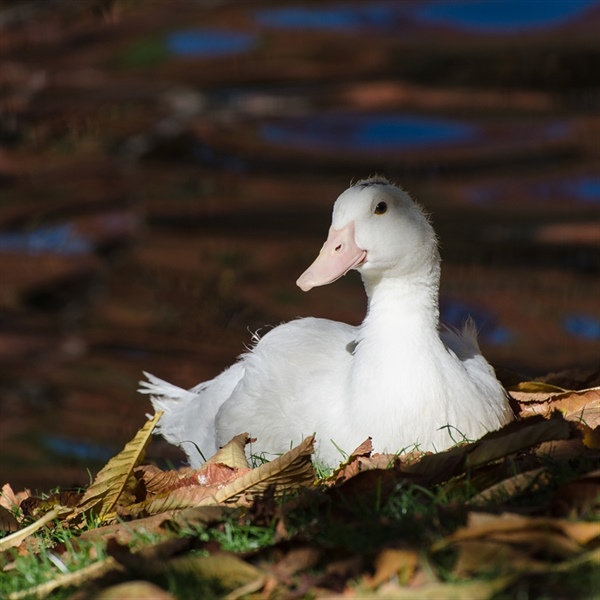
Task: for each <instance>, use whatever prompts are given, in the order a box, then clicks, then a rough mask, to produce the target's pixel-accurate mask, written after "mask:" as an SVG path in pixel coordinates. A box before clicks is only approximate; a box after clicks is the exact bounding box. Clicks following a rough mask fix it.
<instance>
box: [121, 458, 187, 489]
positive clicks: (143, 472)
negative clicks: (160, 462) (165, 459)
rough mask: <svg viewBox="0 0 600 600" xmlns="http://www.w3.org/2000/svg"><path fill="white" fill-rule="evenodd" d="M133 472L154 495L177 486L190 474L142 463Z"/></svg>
mask: <svg viewBox="0 0 600 600" xmlns="http://www.w3.org/2000/svg"><path fill="white" fill-rule="evenodd" d="M133 473H134V475H135V478H136V479H137V480H138V481H141V482H142V483H143V484H144V487H145V488H146V492H148V493H150V494H152V495H153V496H156V495H158V494H161V493H163V492H165V491H166V490H169V489H173V488H175V487H176V486H177V483H178V482H179V481H180V480H181V479H182V478H183V477H185V476H186V475H187V474H188V473H187V472H186V473H185V474H184V473H182V472H180V471H173V470H169V471H162V470H161V469H159V468H158V467H155V466H154V465H141V466H139V467H136V468H135V469H134V471H133Z"/></svg>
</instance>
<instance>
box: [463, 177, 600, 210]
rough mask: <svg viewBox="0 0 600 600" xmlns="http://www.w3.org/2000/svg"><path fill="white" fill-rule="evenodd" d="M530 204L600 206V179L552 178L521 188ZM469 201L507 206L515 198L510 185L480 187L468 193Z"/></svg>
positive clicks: (524, 185) (499, 184)
mask: <svg viewBox="0 0 600 600" xmlns="http://www.w3.org/2000/svg"><path fill="white" fill-rule="evenodd" d="M520 191H521V193H522V195H523V197H525V198H526V201H527V203H528V204H532V205H533V204H536V203H538V204H551V203H570V202H577V203H581V204H592V205H593V204H600V177H595V176H592V175H589V176H588V175H582V176H573V177H564V178H561V179H551V180H548V181H540V182H537V183H533V184H529V185H527V184H523V185H521V186H520ZM467 194H468V199H469V201H470V202H472V203H473V204H479V205H492V204H505V203H506V199H507V198H510V197H512V196H514V189H512V188H511V186H510V185H506V184H502V183H498V184H489V185H481V186H476V187H473V188H471V189H470V190H469V191H468V193H467Z"/></svg>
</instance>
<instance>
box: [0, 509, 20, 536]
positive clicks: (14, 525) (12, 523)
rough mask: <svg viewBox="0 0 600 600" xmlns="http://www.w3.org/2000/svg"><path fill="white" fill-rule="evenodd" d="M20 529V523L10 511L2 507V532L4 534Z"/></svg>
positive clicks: (0, 523)
mask: <svg viewBox="0 0 600 600" xmlns="http://www.w3.org/2000/svg"><path fill="white" fill-rule="evenodd" d="M18 529H19V522H18V521H17V519H15V516H14V515H13V514H12V512H11V511H10V510H8V509H7V508H5V507H4V506H0V530H2V531H3V532H9V533H10V532H13V531H17V530H18Z"/></svg>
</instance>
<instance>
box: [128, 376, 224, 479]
mask: <svg viewBox="0 0 600 600" xmlns="http://www.w3.org/2000/svg"><path fill="white" fill-rule="evenodd" d="M144 375H145V377H146V378H147V380H142V381H140V382H139V386H140V387H139V389H138V391H139V392H140V393H141V394H149V395H150V402H152V406H153V408H154V410H155V411H156V412H159V411H162V412H163V415H162V417H161V418H160V420H159V422H158V424H157V426H156V429H155V433H156V434H160V435H162V436H163V437H164V438H165V440H167V442H169V443H170V444H174V445H175V446H180V447H181V449H182V450H183V451H184V452H185V453H186V454H187V457H188V461H189V464H190V465H191V466H192V467H193V468H197V467H199V466H200V465H201V464H202V463H203V462H204V461H205V460H206V459H208V458H210V457H211V456H212V455H213V454H214V453H215V452H216V450H217V448H216V436H215V427H214V414H206V413H209V412H210V413H212V412H213V411H212V410H211V407H210V403H206V402H204V400H205V398H201V397H200V394H199V393H198V392H197V391H196V388H193V389H191V390H184V389H183V388H180V387H178V386H176V385H173V384H172V383H169V382H167V381H164V380H163V379H160V378H158V377H156V376H155V375H152V374H150V373H146V372H144ZM207 409H208V410H207Z"/></svg>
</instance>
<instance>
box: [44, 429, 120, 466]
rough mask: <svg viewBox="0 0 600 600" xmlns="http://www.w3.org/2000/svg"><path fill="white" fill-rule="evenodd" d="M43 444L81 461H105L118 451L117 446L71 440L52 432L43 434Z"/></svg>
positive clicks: (56, 451) (62, 454) (51, 449)
mask: <svg viewBox="0 0 600 600" xmlns="http://www.w3.org/2000/svg"><path fill="white" fill-rule="evenodd" d="M42 444H43V445H44V446H45V447H46V448H47V449H48V450H50V451H51V452H53V453H55V454H59V455H61V456H68V457H70V458H76V459H78V460H81V461H89V460H95V461H99V462H104V461H106V460H109V459H110V458H112V457H113V456H114V455H115V454H116V452H117V449H116V448H109V447H107V446H100V445H98V444H92V443H90V442H84V441H82V440H69V439H66V438H64V437H60V436H57V435H50V434H49V435H45V436H43V438H42Z"/></svg>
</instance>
